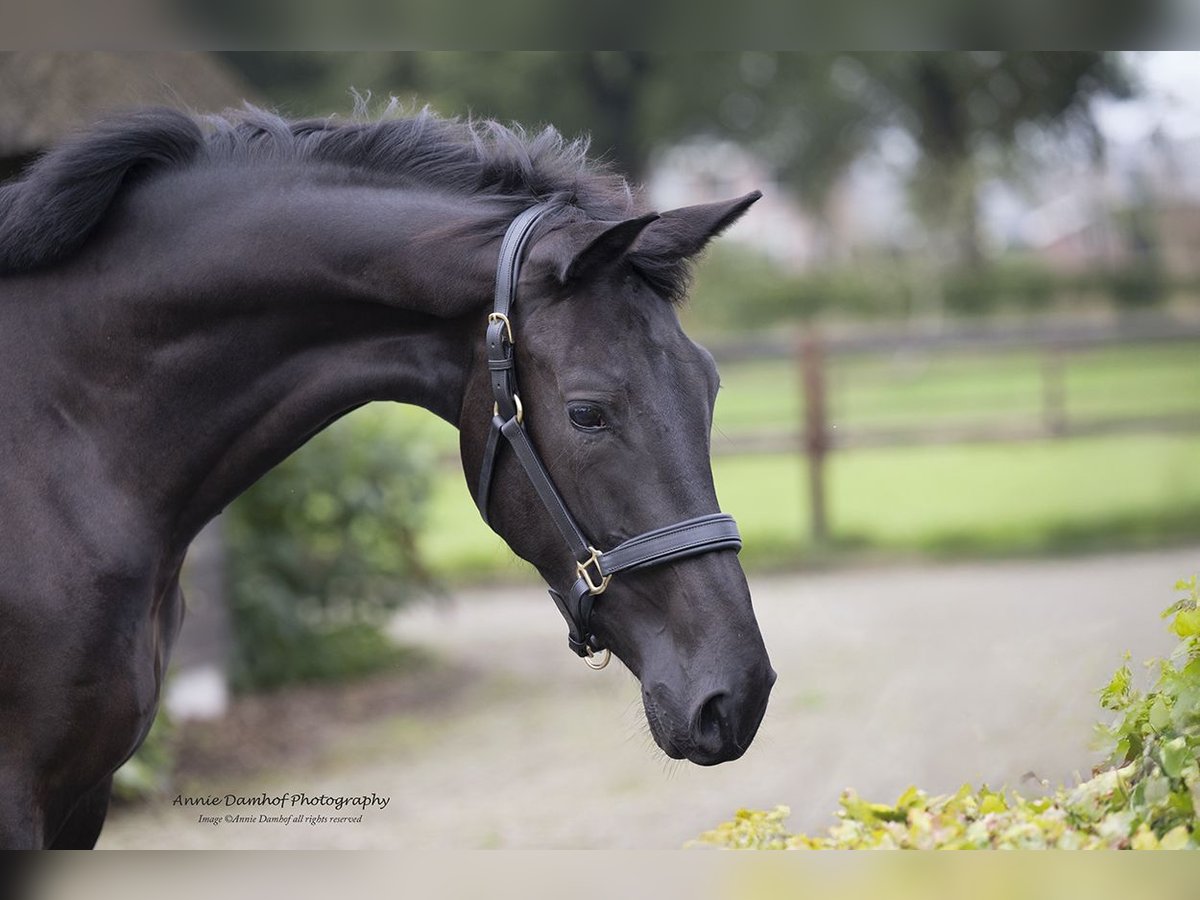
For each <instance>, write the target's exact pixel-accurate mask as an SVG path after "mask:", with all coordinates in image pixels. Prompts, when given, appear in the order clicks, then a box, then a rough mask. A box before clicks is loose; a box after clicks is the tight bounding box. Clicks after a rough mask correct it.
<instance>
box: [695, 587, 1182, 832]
mask: <svg viewBox="0 0 1200 900" xmlns="http://www.w3.org/2000/svg"><path fill="white" fill-rule="evenodd" d="M1176 589H1177V590H1179V591H1182V592H1183V593H1184V596H1183V597H1182V598H1181V599H1180V600H1179V601H1178V602H1176V603H1174V604H1172V605H1171V606H1170V607H1169V608H1168V609H1167V610H1166V611H1165V612H1164V613H1163V617H1164V618H1170V619H1171V625H1170V628H1171V630H1172V631H1173V632H1174V633H1175V634H1176V635H1177V636H1178V637H1179V638H1180V643H1179V645H1178V646H1177V647H1176V648H1175V650H1174V652H1173V653H1172V654H1171V656H1170V657H1169V658H1168V659H1166V660H1155V661H1152V662H1151V665H1152V666H1155V665H1156V666H1157V668H1158V679H1157V682H1156V683H1155V685H1154V687H1153V688H1152V689H1151V690H1149V691H1147V692H1145V693H1142V692H1140V691H1137V690H1135V689H1134V687H1133V673H1132V671H1131V670H1130V668H1129V665H1128V662H1126V664H1125V665H1122V666H1121V668H1119V669H1118V670H1117V672H1116V674H1114V675H1113V677H1112V680H1111V681H1110V682H1109V683H1108V684H1107V685H1106V686H1105V687H1104V688H1103V689H1102V690H1101V691H1100V704H1101V706H1103V707H1104V708H1105V709H1107V710H1111V711H1112V712H1114V713H1116V718H1115V719H1114V720H1113V722H1112V723H1111V724H1109V725H1101V726H1099V732H1100V734H1101V736H1102V738H1103V739H1104V741H1105V742H1106V743H1107V745H1108V747H1109V748H1110V750H1111V754H1110V757H1109V759H1108V761H1107V763H1106V764H1105V766H1103V767H1101V768H1100V770H1099V771H1097V772H1096V773H1095V774H1094V776H1093V777H1092V778H1091V779H1090V780H1089V781H1085V782H1083V783H1082V784H1079V785H1077V786H1076V787H1074V788H1072V789H1067V788H1059V789H1058V790H1057V791H1055V792H1054V793H1053V794H1052V795H1050V796H1047V797H1039V798H1034V799H1026V798H1024V797H1021V796H1019V795H1017V794H1009V793H1008V792H1006V791H1004V790H1001V791H992V790H989V789H988V788H987V786H984V787H982V788H980V789H979V790H975V789H973V788H972V787H971V786H970V785H964V786H963V788H962V789H961V790H959V791H958V793H956V794H953V795H951V796H939V797H929V796H927V795H926V793H925V792H924V791H920V790H917V789H916V788H915V787H910V788H909V789H908V790H907V791H905V792H904V793H903V794H902V795H901V796H900V798H899V799H898V800H897V801H896V802H895V803H892V804H883V803H869V802H866V801H864V800H862V799H861V798H860V797H859V796H858V795H857V794H855V793H854V792H853V791H847V792H846V793H844V794H843V795H842V798H841V809H840V810H839V811H838V813H837V816H838V818H839V820H840V821H839V822H838V824H836V825H834V826H833V827H831V828H830V829H829V831H828V832H827V834H825V835H823V836H818V837H809V836H808V835H803V834H792V833H791V832H789V831H788V829H787V823H786V819H787V816H788V809H787V807H784V806H779V807H776V808H775V809H774V810H772V811H770V812H767V811H761V810H739V811H738V812H737V814H736V815H735V816H734V818H733V820H732V821H730V822H726V823H724V824H722V825H720V826H718V827H717V828H715V829H713V830H712V831H708V832H705V833H704V834H703V835H701V836H700V838H699V841H700V842H701V843H705V844H713V845H716V846H719V847H728V848H734V849H788V848H795V849H811V850H828V849H860V848H899V849H938V850H943V849H944V850H949V849H1010V848H1057V849H1074V848H1081V849H1082V848H1111V849H1133V850H1150V849H1183V848H1193V849H1194V848H1196V847H1197V846H1198V844H1197V834H1196V825H1197V813H1198V811H1200V591H1198V589H1197V582H1196V578H1195V577H1192V578H1191V579H1189V580H1187V581H1181V582H1179V583H1178V584H1176Z"/></svg>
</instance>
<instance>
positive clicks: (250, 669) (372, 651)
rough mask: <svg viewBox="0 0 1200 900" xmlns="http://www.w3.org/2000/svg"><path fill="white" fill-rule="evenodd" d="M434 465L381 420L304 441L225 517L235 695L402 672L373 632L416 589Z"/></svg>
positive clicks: (421, 576)
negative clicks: (393, 669)
mask: <svg viewBox="0 0 1200 900" xmlns="http://www.w3.org/2000/svg"><path fill="white" fill-rule="evenodd" d="M432 467H433V454H432V451H431V450H429V449H428V448H427V447H425V446H424V445H420V446H414V445H413V442H412V440H411V438H407V439H406V436H405V435H404V434H402V433H398V432H397V429H396V428H394V427H390V424H389V419H388V417H387V416H386V414H385V413H384V411H383V410H382V409H380V410H375V409H371V410H366V411H364V412H362V413H359V414H357V415H355V416H353V417H351V418H349V419H344V420H342V421H340V422H338V423H336V424H335V425H333V426H332V427H330V428H328V429H327V430H325V431H324V432H322V433H320V434H318V435H317V436H316V437H314V438H313V439H312V440H311V441H310V442H309V443H308V444H307V445H306V446H305V447H303V448H302V449H301V450H300V451H298V452H297V453H295V454H293V455H292V456H291V457H289V458H288V459H287V460H285V461H284V462H283V463H282V464H281V465H279V466H278V467H277V468H276V469H274V470H273V471H272V472H270V473H269V474H268V475H267V476H266V477H264V478H263V479H262V480H260V481H259V482H258V483H257V484H255V485H254V486H253V487H251V488H250V490H248V491H247V492H246V493H245V494H243V495H242V496H241V497H239V498H238V500H237V501H236V502H235V503H233V504H232V505H231V506H230V508H229V512H228V520H229V521H228V531H227V534H228V538H229V572H230V581H231V584H230V605H231V612H232V616H233V626H234V636H235V651H234V660H233V665H232V680H233V685H234V688H235V689H237V690H242V691H245V690H254V689H264V688H273V687H277V686H279V685H282V684H286V683H289V682H296V681H312V680H330V679H338V678H343V677H352V676H356V675H361V674H364V673H366V672H369V671H372V670H375V669H379V668H381V667H384V666H387V665H391V664H394V663H397V662H399V661H400V659H401V657H402V654H401V651H400V650H398V649H397V648H396V647H394V646H393V645H392V644H391V642H389V641H388V639H387V638H386V636H385V635H384V634H383V632H382V631H381V626H382V624H383V623H384V622H385V621H386V619H387V617H388V615H389V614H390V613H391V612H392V611H393V610H395V609H396V608H397V607H399V606H400V605H401V604H403V603H405V602H406V601H408V600H409V599H410V598H411V597H412V596H413V594H414V584H415V583H418V582H421V581H424V580H426V578H425V573H424V570H423V568H422V566H421V564H420V560H419V559H418V556H417V551H416V534H417V532H418V530H419V528H420V526H421V524H422V522H423V519H424V515H425V509H426V505H427V499H428V497H429V491H430V483H431V479H430V473H431V471H432Z"/></svg>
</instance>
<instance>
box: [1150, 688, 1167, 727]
mask: <svg viewBox="0 0 1200 900" xmlns="http://www.w3.org/2000/svg"><path fill="white" fill-rule="evenodd" d="M1149 722H1150V727H1151V728H1153V729H1154V730H1155V731H1164V730H1165V729H1166V728H1167V726H1168V725H1170V724H1171V710H1169V709H1168V708H1167V704H1166V702H1165V701H1164V700H1163V698H1162V697H1161V696H1160V697H1156V698H1155V699H1154V703H1153V705H1151V707H1150V719H1149Z"/></svg>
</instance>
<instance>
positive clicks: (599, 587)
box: [575, 546, 612, 595]
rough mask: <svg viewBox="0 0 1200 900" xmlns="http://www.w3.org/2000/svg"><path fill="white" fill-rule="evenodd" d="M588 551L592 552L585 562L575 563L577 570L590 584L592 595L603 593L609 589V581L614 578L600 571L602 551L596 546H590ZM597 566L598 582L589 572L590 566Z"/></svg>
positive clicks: (588, 584)
mask: <svg viewBox="0 0 1200 900" xmlns="http://www.w3.org/2000/svg"><path fill="white" fill-rule="evenodd" d="M588 553H590V554H591V556H589V557H588V558H587V559H585V560H584V561H583V562H577V563H575V571H576V572H578V573H579V577H580V578H582V579H583V582H584V584H586V585H587V586H588V593H589V594H592V595H597V594H603V593H604V592H605V591H606V590H607V589H608V583H609V581H611V580H612V576H611V575H605V574H604V573H603V572H601V571H600V557H601V555H602V554H601V553H600V551H599V550H597V549H596V548H595V547H591V546H589V547H588ZM591 565H594V566H595V567H596V575H597V576H598V577H599V579H600V581H599V582H598V583H597V582H595V581H593V580H592V576H591V573H590V572H588V566H591Z"/></svg>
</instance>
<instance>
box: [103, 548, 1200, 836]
mask: <svg viewBox="0 0 1200 900" xmlns="http://www.w3.org/2000/svg"><path fill="white" fill-rule="evenodd" d="M1197 570H1200V548H1192V549H1188V550H1172V551H1163V552H1156V553H1145V554H1137V555H1128V556H1108V557H1092V558H1081V559H1072V560H1067V561H1045V562H1028V561H1022V562H1002V563H987V564H970V565H954V566H945V567H939V568H917V567H902V568H891V567H889V568H878V569H858V570H854V571H844V572H832V573H822V574H808V575H790V576H770V577H760V578H756V579H753V581H752V585H751V586H752V589H753V592H754V599H755V606H756V608H757V610H758V615H759V620H760V622H761V624H762V629H763V633H764V635H765V636H766V641H767V646H768V649H769V650H770V652H771V657H772V661H773V663H774V665H775V668H776V669H777V670H778V672H779V681H778V684H777V685H776V687H775V691H774V694H773V696H772V699H771V706H770V708H769V710H768V712H767V719H766V721H765V722H764V723H763V726H762V729H761V731H760V733H759V736H758V738H757V740H756V743H755V745H754V746H753V747H752V748H751V749H750V751H749V752H748V753H747V755H746V756H745V757H744V758H743V759H742V760H740V761H738V762H736V763H731V764H727V765H722V766H719V767H716V768H713V769H701V768H698V767H694V766H690V765H688V764H684V763H674V762H671V761H669V760H666V759H665V758H664V757H663V756H662V755H661V754H660V753H658V752H657V750H656V749H655V748H654V747H653V743H652V742H651V740H650V738H649V737H648V735H647V732H646V728H645V725H644V721H643V717H642V712H641V707H640V701H639V694H638V688H637V684H636V682H635V681H634V679H633V678H632V676H631V675H629V674H628V673H627V672H625V671H623V670H622V669H621V668H620V667H619V666H616V665H614V666H610V667H609V669H607V670H605V671H604V672H602V673H599V674H597V673H592V672H590V671H588V670H587V669H586V668H584V666H583V665H582V664H581V663H580V662H578V661H577V660H576V659H575V658H574V657H573V656H572V655H571V654H570V653H568V652H567V650H566V649H565V647H564V646H563V643H564V640H563V634H562V623H561V621H560V619H559V617H558V614H557V613H556V612H555V610H554V608H553V606H552V605H551V604H550V601H549V599H548V598H546V597H545V594H544V593H543V592H541V591H540V590H539V589H537V588H534V587H525V588H505V589H503V590H500V591H496V592H494V593H492V594H491V595H490V596H485V595H481V594H478V593H474V592H472V593H471V594H470V595H468V594H466V593H464V594H463V595H462V596H461V598H459V600H458V601H456V602H455V603H453V604H452V605H451V606H450V608H448V609H440V610H439V609H434V608H429V607H426V608H421V609H417V610H413V611H411V612H407V613H405V614H404V615H403V616H402V617H401V618H399V619H398V620H397V622H396V632H397V634H398V635H400V636H402V637H403V638H404V639H405V640H410V641H420V642H422V643H426V644H428V645H430V646H432V647H435V648H437V649H438V650H439V651H440V652H441V653H442V654H443V655H444V656H445V657H446V658H447V660H448V661H450V662H451V663H452V664H461V665H463V666H467V667H472V668H475V669H476V670H477V671H478V672H479V677H477V678H475V679H474V681H473V682H472V684H471V686H470V687H469V688H468V689H466V690H464V691H461V692H459V693H457V694H455V696H454V698H453V699H452V700H449V701H447V703H446V704H445V705H444V707H443V708H439V709H435V710H429V709H425V710H423V711H419V712H413V713H412V714H404V715H390V716H388V717H386V718H382V719H380V720H378V721H374V722H370V723H367V724H360V725H355V726H353V727H347V729H346V730H345V733H344V734H342V735H339V737H338V739H337V741H335V742H334V746H333V748H332V749H331V750H330V751H329V752H328V753H327V754H326V755H325V758H324V759H322V760H321V761H320V762H319V764H317V765H315V766H312V767H309V768H306V769H305V770H303V771H292V772H279V773H274V774H273V775H272V776H271V777H269V778H260V779H257V780H255V781H253V782H247V781H244V780H242V781H232V780H231V781H228V782H216V783H213V784H209V785H205V786H204V787H205V788H207V789H209V790H211V791H212V792H214V793H217V794H224V793H227V792H235V793H242V794H247V793H252V794H257V793H259V792H260V791H264V790H265V791H266V792H267V793H269V794H273V793H278V792H281V791H305V792H307V793H308V794H310V795H315V794H320V793H326V794H343V795H354V794H362V793H366V794H370V793H371V792H375V793H377V794H380V795H387V796H390V797H391V802H390V804H389V805H388V806H387V808H386V809H384V810H382V811H380V810H368V811H367V812H365V813H364V815H363V821H362V822H361V823H343V824H337V823H328V824H317V825H310V824H307V823H305V822H303V821H301V822H296V821H293V822H292V823H291V824H288V825H282V824H276V823H261V824H260V823H254V824H250V825H235V824H221V825H217V826H214V825H208V824H200V823H198V822H197V813H196V811H194V810H184V809H181V808H179V807H172V806H171V804H170V801H169V800H164V801H161V802H157V803H154V804H150V805H148V806H146V807H142V808H140V809H136V810H126V811H118V812H117V813H115V814H114V815H113V816H112V817H111V818H110V820H109V824H108V826H107V827H106V830H105V832H104V835H103V836H102V838H101V841H100V846H101V847H108V848H117V847H144V848H151V847H206V848H207V847H213V848H215V847H352V846H353V847H405V848H431V849H436V848H443V849H445V848H456V847H468V848H470V847H578V848H589V847H596V848H603V847H639V848H673V847H678V846H680V845H681V844H682V843H683V842H685V841H686V840H688V839H689V838H691V837H694V836H695V835H696V834H697V833H699V832H700V831H702V830H704V829H705V828H708V827H711V826H713V825H715V824H717V823H718V822H720V821H722V820H724V819H726V818H728V817H729V815H730V814H731V813H732V812H733V810H734V809H736V808H737V807H739V806H755V807H770V806H774V805H775V804H777V803H785V804H788V805H790V806H791V808H792V812H793V816H792V824H793V825H794V826H797V827H802V828H804V829H805V830H815V829H820V828H822V827H824V826H825V825H826V824H828V823H829V822H830V820H831V817H830V814H831V812H832V810H833V809H834V808H835V807H836V805H837V797H838V794H839V792H840V791H841V790H842V789H843V788H845V787H847V786H850V785H853V786H854V787H855V788H857V789H858V790H859V791H860V793H862V794H864V795H866V796H869V797H871V798H873V799H880V800H889V799H894V797H895V796H896V795H898V794H899V793H900V791H902V790H903V789H904V788H905V787H906V786H907V785H909V784H910V783H917V784H919V785H921V786H922V787H925V788H926V789H928V790H930V791H934V792H942V791H951V790H954V789H956V788H957V787H958V786H959V785H960V784H961V783H962V782H964V781H974V782H980V781H985V782H987V783H989V784H991V785H993V786H998V785H1002V784H1008V785H1010V786H1014V787H1017V788H1019V789H1021V790H1023V791H1024V792H1025V793H1035V792H1036V791H1037V790H1038V785H1037V782H1036V781H1035V780H1033V779H1034V777H1035V776H1036V778H1040V779H1048V780H1049V781H1051V782H1057V781H1070V780H1071V779H1073V778H1074V776H1075V774H1076V773H1082V774H1084V775H1086V773H1087V770H1088V769H1089V767H1090V766H1091V764H1092V763H1093V762H1094V761H1095V759H1096V755H1095V753H1094V752H1093V751H1091V750H1090V749H1089V744H1090V740H1091V733H1092V731H1091V728H1092V723H1093V722H1094V721H1096V719H1097V718H1098V717H1099V713H1100V710H1099V709H1098V707H1097V705H1096V701H1095V691H1096V689H1097V688H1098V687H1099V686H1100V685H1101V684H1102V683H1103V682H1104V681H1105V680H1106V679H1107V677H1108V676H1109V675H1110V674H1111V672H1112V670H1113V669H1114V668H1115V667H1116V666H1117V665H1118V664H1119V663H1120V660H1121V656H1122V654H1123V653H1124V651H1126V650H1129V651H1131V652H1132V654H1133V658H1134V660H1135V661H1136V660H1142V659H1145V658H1147V657H1150V656H1154V655H1160V654H1163V653H1164V652H1166V651H1168V650H1169V649H1170V647H1171V646H1172V641H1171V638H1170V635H1168V634H1167V632H1166V630H1165V628H1164V627H1163V624H1162V622H1161V621H1160V620H1159V618H1158V613H1159V611H1160V610H1161V609H1162V608H1163V607H1165V606H1166V605H1167V604H1168V603H1169V602H1170V601H1171V599H1172V593H1171V585H1172V584H1173V582H1174V581H1175V579H1176V578H1179V577H1181V576H1184V575H1186V574H1189V573H1191V572H1195V571H1197ZM1030 773H1033V774H1032V775H1031V774H1030ZM193 792H195V791H194V790H193ZM220 812H221V813H222V814H223V813H224V812H225V810H221V811H220ZM241 812H245V810H242V811H241ZM251 812H252V813H253V814H254V815H257V813H258V811H257V810H253V811H251ZM285 812H286V811H285Z"/></svg>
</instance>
